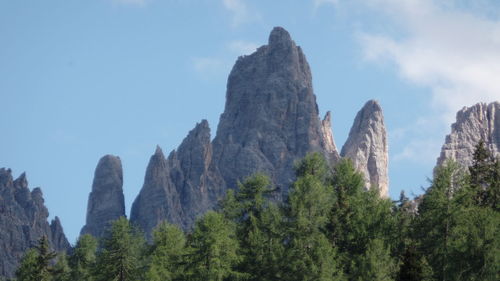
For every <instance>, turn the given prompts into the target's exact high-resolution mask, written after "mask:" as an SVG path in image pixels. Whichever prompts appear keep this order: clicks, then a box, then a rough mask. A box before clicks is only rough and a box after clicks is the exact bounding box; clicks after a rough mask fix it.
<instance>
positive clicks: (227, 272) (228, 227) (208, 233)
mask: <svg viewBox="0 0 500 281" xmlns="http://www.w3.org/2000/svg"><path fill="white" fill-rule="evenodd" d="M189 244H190V248H191V249H190V254H189V258H188V261H187V262H188V265H189V268H188V271H187V274H186V279H187V280H200V281H223V280H227V279H231V280H237V279H238V278H241V277H242V276H243V274H241V273H240V272H238V271H236V270H235V269H236V267H237V266H238V264H239V263H240V262H241V257H240V256H239V255H238V251H239V245H238V241H237V240H236V233H235V226H234V225H233V223H232V222H231V221H229V220H228V219H226V218H225V217H224V216H223V215H222V214H220V213H216V212H214V211H208V212H207V213H206V214H205V215H204V216H203V217H202V218H201V219H199V220H198V221H197V222H196V225H195V228H194V231H193V234H192V237H191V241H190V243H189Z"/></svg>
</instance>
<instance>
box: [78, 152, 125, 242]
mask: <svg viewBox="0 0 500 281" xmlns="http://www.w3.org/2000/svg"><path fill="white" fill-rule="evenodd" d="M123 216H125V198H124V195H123V171H122V163H121V160H120V157H117V156H113V155H105V156H103V157H102V158H101V159H100V160H99V163H98V164H97V167H96V169H95V173H94V181H93V183H92V191H91V192H90V194H89V200H88V204H87V220H86V224H85V226H84V227H83V228H82V230H81V234H87V233H88V234H91V235H93V236H94V237H102V236H103V235H104V233H105V231H106V229H107V228H108V227H109V226H110V224H111V223H112V222H113V221H114V220H116V219H118V218H120V217H123Z"/></svg>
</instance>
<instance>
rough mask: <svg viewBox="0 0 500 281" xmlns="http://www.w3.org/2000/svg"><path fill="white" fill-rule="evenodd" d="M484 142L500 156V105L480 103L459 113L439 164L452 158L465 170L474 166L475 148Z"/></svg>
mask: <svg viewBox="0 0 500 281" xmlns="http://www.w3.org/2000/svg"><path fill="white" fill-rule="evenodd" d="M481 139H482V140H483V141H484V142H485V144H486V146H487V147H488V148H489V149H490V151H492V152H493V153H494V154H495V155H499V154H500V103H499V102H492V103H490V104H486V103H478V104H475V105H473V106H471V107H464V108H463V109H461V110H460V111H458V112H457V117H456V122H455V123H454V124H452V125H451V133H450V134H449V135H447V136H446V140H445V143H444V145H443V146H442V148H441V155H440V156H439V158H438V160H437V164H438V165H442V164H443V163H444V162H445V160H446V159H452V160H455V161H457V162H458V163H459V164H461V165H462V166H464V167H468V166H470V165H471V164H472V158H473V153H474V148H475V146H476V144H477V143H478V142H479V140H481Z"/></svg>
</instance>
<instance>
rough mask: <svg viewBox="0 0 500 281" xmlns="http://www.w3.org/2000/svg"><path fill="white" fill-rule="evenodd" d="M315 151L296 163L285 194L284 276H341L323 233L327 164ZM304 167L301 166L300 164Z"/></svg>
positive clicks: (327, 205)
mask: <svg viewBox="0 0 500 281" xmlns="http://www.w3.org/2000/svg"><path fill="white" fill-rule="evenodd" d="M319 159H321V158H319V156H318V155H317V154H315V155H311V156H308V157H306V158H305V159H304V160H303V161H302V163H299V164H298V169H297V176H298V178H297V180H296V181H295V183H294V184H293V187H292V189H291V191H290V194H289V197H288V207H287V219H288V221H289V223H288V227H287V234H286V241H287V243H286V253H285V256H286V262H287V264H286V272H285V274H286V275H285V276H284V277H285V278H284V279H285V280H297V281H299V280H301V281H306V280H322V281H326V280H341V278H342V272H341V270H340V269H339V267H338V261H337V254H336V251H335V249H334V248H333V247H332V245H331V244H330V243H329V241H328V239H327V237H326V234H325V233H326V225H327V223H328V221H329V212H330V209H331V206H332V193H331V189H330V188H328V187H327V186H326V184H325V182H326V178H327V174H326V173H327V171H328V168H327V167H326V162H325V161H324V160H319ZM304 167H305V168H304Z"/></svg>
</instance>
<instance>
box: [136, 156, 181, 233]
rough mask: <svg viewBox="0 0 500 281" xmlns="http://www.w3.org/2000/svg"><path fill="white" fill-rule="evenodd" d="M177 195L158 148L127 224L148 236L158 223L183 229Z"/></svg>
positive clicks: (163, 157)
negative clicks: (168, 223)
mask: <svg viewBox="0 0 500 281" xmlns="http://www.w3.org/2000/svg"><path fill="white" fill-rule="evenodd" d="M179 202H180V201H179V195H178V194H177V190H176V189H175V186H173V185H172V182H171V180H170V177H169V170H168V167H167V159H166V158H165V155H164V154H163V151H162V150H161V148H160V147H159V146H158V147H157V148H156V151H155V153H154V154H153V156H151V159H150V160H149V164H148V167H147V169H146V176H145V178H144V185H143V186H142V189H141V191H140V193H139V195H138V196H137V198H136V199H135V200H134V203H133V205H132V211H131V213H130V220H131V222H132V223H134V224H136V225H138V226H139V227H141V229H142V230H144V231H145V232H146V234H147V236H150V235H151V233H152V230H153V229H154V228H155V227H156V226H157V225H158V224H159V223H160V222H161V221H164V220H166V221H168V222H170V223H174V224H177V225H182V211H181V210H182V209H181V206H180V203H179Z"/></svg>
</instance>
